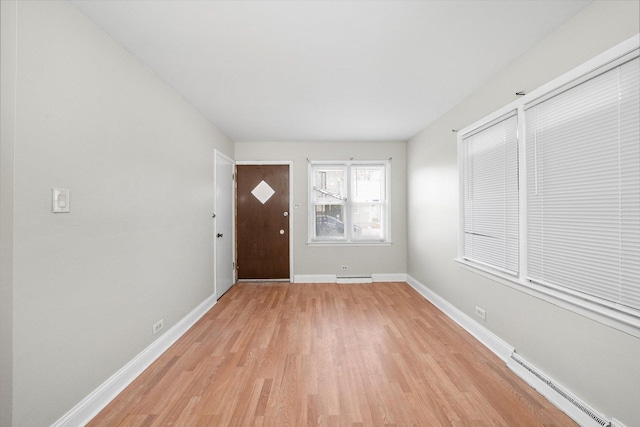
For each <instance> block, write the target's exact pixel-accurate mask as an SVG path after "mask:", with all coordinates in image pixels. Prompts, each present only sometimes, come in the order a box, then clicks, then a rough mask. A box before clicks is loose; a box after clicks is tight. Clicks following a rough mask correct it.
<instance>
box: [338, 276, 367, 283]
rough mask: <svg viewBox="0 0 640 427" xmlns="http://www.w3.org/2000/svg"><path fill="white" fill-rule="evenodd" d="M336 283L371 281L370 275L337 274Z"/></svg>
mask: <svg viewBox="0 0 640 427" xmlns="http://www.w3.org/2000/svg"><path fill="white" fill-rule="evenodd" d="M336 283H340V284H345V283H373V279H372V278H371V276H338V277H337V278H336Z"/></svg>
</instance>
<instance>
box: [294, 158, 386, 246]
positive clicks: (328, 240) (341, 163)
mask: <svg viewBox="0 0 640 427" xmlns="http://www.w3.org/2000/svg"><path fill="white" fill-rule="evenodd" d="M316 165H320V166H336V167H341V168H344V171H345V179H346V182H345V191H346V194H347V198H345V199H343V200H342V201H341V202H339V204H341V205H343V206H344V209H345V213H344V216H345V218H344V226H345V232H346V233H345V236H344V238H332V237H325V238H321V239H319V238H315V237H314V236H315V231H314V230H315V205H314V203H313V199H314V197H313V195H312V194H313V191H312V188H311V184H312V183H313V182H314V175H313V167H314V166H316ZM354 165H356V166H357V165H374V166H384V180H385V188H384V192H385V201H384V204H383V203H380V204H383V205H384V221H383V223H384V238H383V239H358V238H354V237H353V235H352V233H351V231H350V230H351V220H352V214H351V213H350V212H351V209H352V204H351V203H352V202H351V199H352V197H351V190H352V189H351V185H352V180H353V177H352V169H351V167H352V166H354ZM392 243H393V242H392V240H391V159H389V160H307V245H308V246H389V245H391V244H392Z"/></svg>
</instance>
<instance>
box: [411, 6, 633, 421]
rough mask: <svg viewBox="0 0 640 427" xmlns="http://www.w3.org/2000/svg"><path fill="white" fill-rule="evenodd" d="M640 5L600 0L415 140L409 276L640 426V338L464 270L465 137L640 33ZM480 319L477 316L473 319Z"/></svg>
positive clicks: (584, 395)
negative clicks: (461, 177)
mask: <svg viewBox="0 0 640 427" xmlns="http://www.w3.org/2000/svg"><path fill="white" fill-rule="evenodd" d="M638 16H639V11H638V2H624V1H623V2H619V1H602V2H600V1H598V2H594V3H593V4H591V5H590V6H589V7H587V8H586V9H584V11H582V12H581V13H579V14H578V15H576V16H575V17H574V18H573V19H572V20H570V21H568V22H567V23H566V24H565V25H564V26H562V27H561V28H560V29H559V30H557V31H556V32H555V33H553V34H552V35H550V36H549V37H548V38H547V39H545V40H544V41H542V42H541V43H539V44H538V45H537V46H535V47H534V48H533V49H531V50H530V51H529V52H527V53H526V54H525V55H523V56H522V57H521V58H519V59H518V60H517V61H515V62H514V63H513V64H511V65H510V66H509V67H507V68H506V69H505V70H503V71H502V72H500V73H499V74H497V75H496V76H494V78H493V79H492V80H491V81H490V82H488V83H487V84H486V85H484V86H483V87H482V88H480V89H479V90H478V91H477V92H476V93H475V94H473V95H472V96H470V97H469V98H467V99H466V100H465V101H463V102H462V103H461V104H459V105H458V106H456V107H455V108H454V109H452V110H451V111H449V112H448V113H447V114H445V115H444V116H443V117H441V118H440V119H439V120H437V121H436V122H435V123H433V124H431V125H430V126H429V127H427V128H426V129H425V130H423V131H422V132H421V133H420V134H418V135H417V136H415V137H414V138H412V139H411V140H410V141H409V143H408V146H407V158H408V166H407V167H408V228H409V243H408V254H409V260H408V273H409V275H411V276H412V277H414V278H415V279H417V280H418V281H420V282H422V283H423V284H425V285H427V286H428V287H430V288H431V289H432V290H434V291H435V292H436V293H438V294H439V295H440V296H442V297H444V298H445V299H447V300H448V301H449V302H451V303H452V304H454V305H455V306H456V307H457V308H459V309H460V310H462V311H463V312H465V313H466V314H467V315H469V316H472V317H474V314H473V313H474V307H475V306H476V305H477V306H480V307H482V308H484V309H485V310H486V311H487V320H486V322H483V326H485V327H487V328H488V329H489V330H491V331H492V332H493V333H495V334H496V335H498V336H499V337H501V338H502V339H503V340H504V341H506V342H508V343H509V344H511V345H512V346H514V347H515V348H516V351H517V352H518V353H519V354H521V355H522V356H523V357H524V358H525V359H527V360H529V361H530V362H532V363H534V364H535V365H536V366H538V367H539V368H541V369H542V370H543V371H545V372H546V373H547V374H549V375H550V376H551V377H552V378H554V379H555V380H557V381H558V382H559V383H560V384H563V385H565V386H566V387H568V388H569V389H571V390H572V391H573V392H575V393H576V394H577V395H578V396H580V397H582V398H583V399H584V400H586V401H587V402H589V403H591V404H592V405H593V406H594V407H596V409H599V410H601V411H602V412H603V413H604V414H605V415H607V416H610V417H614V418H617V419H618V420H620V421H622V422H624V423H626V424H627V425H628V426H632V425H640V411H639V410H638V407H637V405H638V384H640V364H638V357H640V340H639V339H638V338H635V337H633V336H630V335H627V334H625V333H622V332H620V331H618V330H616V329H613V328H611V327H608V326H605V325H603V324H601V323H598V322H595V321H593V320H590V319H587V318H585V317H582V316H580V315H577V314H574V313H573V312H570V311H567V310H565V309H562V308H560V307H558V306H556V305H553V304H550V303H548V302H545V301H542V300H540V299H537V298H534V297H532V296H529V295H527V294H524V293H521V292H519V291H516V290H514V289H512V288H510V287H507V286H505V285H501V284H499V283H497V282H494V281H492V280H489V279H486V278H484V277H481V276H480V275H477V274H475V273H473V272H470V271H468V270H465V269H463V268H461V267H460V266H459V265H457V263H456V262H455V261H454V258H455V257H456V255H457V241H458V171H457V157H456V134H455V133H453V132H452V131H451V130H452V129H461V128H463V127H465V126H467V125H470V124H471V123H473V122H475V121H476V120H479V119H481V118H482V117H484V116H485V115H487V114H489V113H491V112H493V111H495V110H497V109H498V108H500V107H502V106H504V105H506V104H508V103H509V102H511V101H513V100H514V99H515V95H514V94H515V92H517V91H520V90H525V91H531V90H533V89H535V88H537V87H538V86H540V85H542V84H543V83H546V82H547V81H550V80H552V79H553V78H555V77H557V76H559V75H561V74H563V73H564V72H566V71H569V70H570V69H572V68H574V67H576V66H578V65H580V64H581V63H583V62H585V61H586V60H588V59H590V58H592V57H594V56H596V55H597V54H599V53H601V52H603V51H605V50H606V49H608V48H610V47H612V46H614V45H616V44H617V43H619V42H621V41H623V40H625V39H627V38H629V37H631V36H632V35H634V34H636V33H638V31H639V26H640V24H639V18H638ZM474 318H475V317H474Z"/></svg>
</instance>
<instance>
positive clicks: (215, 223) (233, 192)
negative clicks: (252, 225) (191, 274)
mask: <svg viewBox="0 0 640 427" xmlns="http://www.w3.org/2000/svg"><path fill="white" fill-rule="evenodd" d="M218 157H220V158H222V159H224V160H225V161H228V162H230V163H231V170H232V171H233V172H232V173H233V178H232V180H231V186H232V188H231V200H230V201H229V203H231V261H232V262H233V274H232V276H231V280H232V284H231V286H233V285H234V284H235V283H236V282H237V281H238V279H237V274H236V268H235V267H236V262H237V259H236V233H235V229H236V179H235V175H236V162H235V160H233V159H232V158H231V157H229V156H227V155H226V154H224V153H223V152H221V151H219V150H218V149H215V150H214V155H213V182H214V188H213V215H216V211H217V210H218V198H217V195H216V186H217V185H218V182H217V180H216V177H217V176H218V175H217V173H218V166H217V158H218ZM213 220H214V221H213V235H212V237H213V295H214V296H215V297H216V298H217V297H218V263H217V259H218V239H217V238H216V235H217V233H218V221H216V220H215V217H214V218H213Z"/></svg>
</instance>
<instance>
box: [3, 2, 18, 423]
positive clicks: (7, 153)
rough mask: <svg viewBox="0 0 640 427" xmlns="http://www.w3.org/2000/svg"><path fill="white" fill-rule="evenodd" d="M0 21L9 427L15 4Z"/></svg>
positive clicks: (7, 419)
mask: <svg viewBox="0 0 640 427" xmlns="http://www.w3.org/2000/svg"><path fill="white" fill-rule="evenodd" d="M0 19H1V21H2V22H1V23H0V31H1V34H0V41H2V48H1V49H0V94H2V96H1V97H0V103H1V104H0V426H10V425H11V406H12V402H13V397H12V396H13V387H12V385H13V375H12V363H13V362H12V361H13V145H14V141H13V140H14V135H13V131H14V127H13V120H14V101H15V85H14V82H15V76H16V75H15V66H16V50H15V43H16V29H15V20H16V4H15V2H9V1H1V2H0Z"/></svg>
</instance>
